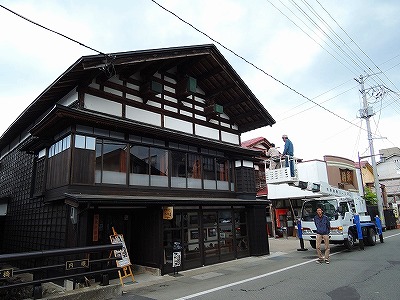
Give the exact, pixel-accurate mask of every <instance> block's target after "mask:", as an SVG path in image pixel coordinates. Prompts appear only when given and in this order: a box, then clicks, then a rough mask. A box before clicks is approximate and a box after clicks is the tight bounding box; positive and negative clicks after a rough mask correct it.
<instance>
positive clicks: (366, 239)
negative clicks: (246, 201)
mask: <svg viewBox="0 0 400 300" xmlns="http://www.w3.org/2000/svg"><path fill="white" fill-rule="evenodd" d="M293 160H294V161H295V159H293ZM266 182H267V184H282V183H287V184H289V185H291V186H296V187H298V188H301V189H303V190H308V191H312V192H314V193H316V194H319V197H318V196H317V195H316V197H315V198H310V199H307V200H304V202H303V205H302V209H301V214H300V225H301V229H302V231H301V233H302V237H301V238H302V239H304V240H306V241H309V242H310V245H311V247H313V248H315V247H316V236H317V234H316V226H315V224H314V216H315V214H316V209H317V207H321V208H322V209H323V210H324V213H325V214H326V215H327V216H328V218H329V219H330V225H331V232H330V243H331V244H344V245H345V246H346V247H347V248H348V249H352V248H353V247H354V244H355V243H356V242H360V240H361V236H362V243H361V244H362V247H363V245H364V244H365V245H371V246H373V245H375V244H376V236H377V234H378V233H379V237H380V238H381V242H383V238H382V234H381V229H380V227H377V226H376V224H375V223H374V222H372V221H371V217H370V216H369V215H368V212H367V206H366V202H365V200H364V199H363V198H362V197H361V196H360V195H359V194H357V193H355V192H350V191H346V190H342V189H339V188H336V187H333V186H331V185H329V184H328V183H325V182H317V183H310V182H304V181H299V179H298V171H297V165H296V164H295V177H291V176H290V171H289V167H285V166H284V165H282V164H281V168H279V169H275V170H266ZM356 220H359V222H356ZM357 223H358V224H359V225H358V227H357ZM301 241H302V240H301Z"/></svg>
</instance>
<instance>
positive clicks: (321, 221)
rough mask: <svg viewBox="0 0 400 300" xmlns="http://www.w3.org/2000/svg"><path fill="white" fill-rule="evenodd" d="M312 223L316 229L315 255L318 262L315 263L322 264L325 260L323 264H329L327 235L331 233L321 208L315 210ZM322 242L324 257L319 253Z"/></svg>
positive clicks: (327, 220) (329, 225)
mask: <svg viewBox="0 0 400 300" xmlns="http://www.w3.org/2000/svg"><path fill="white" fill-rule="evenodd" d="M314 223H315V226H316V227H317V245H316V248H317V255H318V260H317V263H319V264H320V263H322V262H323V261H324V259H325V263H327V264H329V233H330V231H331V224H330V222H329V219H328V217H327V216H326V215H324V211H323V210H322V208H321V207H318V208H317V214H316V215H315V217H314ZM322 240H323V241H324V244H325V255H324V256H322V252H321V243H322Z"/></svg>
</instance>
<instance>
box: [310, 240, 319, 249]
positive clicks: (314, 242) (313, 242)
mask: <svg viewBox="0 0 400 300" xmlns="http://www.w3.org/2000/svg"><path fill="white" fill-rule="evenodd" d="M310 246H311V248H313V249H315V248H317V242H316V241H310Z"/></svg>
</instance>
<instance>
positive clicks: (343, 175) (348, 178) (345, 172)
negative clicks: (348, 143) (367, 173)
mask: <svg viewBox="0 0 400 300" xmlns="http://www.w3.org/2000/svg"><path fill="white" fill-rule="evenodd" d="M340 181H341V183H348V184H353V182H354V181H353V171H352V170H349V169H340Z"/></svg>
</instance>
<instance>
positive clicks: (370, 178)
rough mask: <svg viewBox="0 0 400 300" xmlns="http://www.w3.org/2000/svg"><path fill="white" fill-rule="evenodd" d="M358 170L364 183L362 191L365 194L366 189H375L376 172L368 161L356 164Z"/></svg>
mask: <svg viewBox="0 0 400 300" xmlns="http://www.w3.org/2000/svg"><path fill="white" fill-rule="evenodd" d="M354 166H355V168H356V169H359V170H360V171H361V181H362V191H363V193H364V188H365V187H369V188H371V189H373V190H375V188H374V180H375V177H374V170H373V168H372V166H371V165H370V163H369V162H368V161H367V160H362V161H360V162H359V163H358V162H356V163H354Z"/></svg>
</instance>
